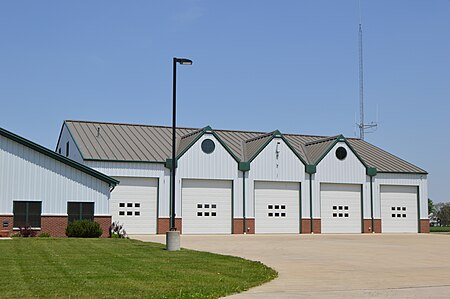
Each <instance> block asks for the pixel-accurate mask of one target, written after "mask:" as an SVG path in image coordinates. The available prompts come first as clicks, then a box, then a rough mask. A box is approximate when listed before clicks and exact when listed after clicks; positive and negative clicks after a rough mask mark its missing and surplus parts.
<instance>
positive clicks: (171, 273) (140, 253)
mask: <svg viewBox="0 0 450 299" xmlns="http://www.w3.org/2000/svg"><path fill="white" fill-rule="evenodd" d="M0 273H1V274H2V275H3V279H2V280H1V283H0V297H1V298H30V297H40V298H50V297H52V298H55V297H64V298H68V297H71V298H86V297H89V298H130V297H134V298H142V297H144V298H176V297H177V298H180V297H182V298H217V297H220V296H224V295H227V294H232V293H236V292H241V291H244V290H247V289H249V288H251V287H254V286H257V285H260V284H262V283H264V282H267V281H269V280H271V279H273V278H275V277H276V276H277V273H276V272H275V271H274V270H272V269H270V268H268V267H266V266H265V265H263V264H261V263H258V262H251V261H248V260H244V259H241V258H236V257H231V256H222V255H217V254H212V253H207V252H197V251H192V250H181V251H178V252H167V251H166V250H164V245H161V244H155V243H143V242H140V241H135V240H126V239H44V238H14V239H13V240H2V241H0Z"/></svg>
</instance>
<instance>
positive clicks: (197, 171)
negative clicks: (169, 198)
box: [166, 133, 242, 221]
mask: <svg viewBox="0 0 450 299" xmlns="http://www.w3.org/2000/svg"><path fill="white" fill-rule="evenodd" d="M205 139H211V140H213V141H214V143H215V149H214V152H212V153H210V154H205V153H204V152H203V151H202V149H201V143H202V141H203V140H205ZM176 174H177V181H176V186H175V190H176V204H175V205H176V214H177V215H181V209H180V207H181V202H180V198H181V197H180V196H181V181H182V180H184V179H211V180H232V181H233V186H234V187H233V192H234V194H233V198H234V199H235V200H236V202H235V203H234V208H235V210H234V217H242V204H241V202H242V178H241V179H238V178H239V171H238V163H237V162H236V160H234V158H233V157H232V156H231V155H230V154H229V153H228V151H227V150H226V149H225V148H224V147H223V146H222V145H221V144H220V142H219V141H218V140H217V139H216V138H215V137H214V135H212V134H208V133H206V134H204V135H203V136H202V137H201V138H200V139H199V140H197V142H196V143H195V144H193V145H192V147H191V148H190V149H189V150H188V151H187V152H186V153H185V154H184V155H183V156H182V157H181V158H180V159H179V160H178V168H177V172H176ZM169 177H170V173H169ZM166 181H167V182H170V180H169V178H167V179H166ZM168 190H170V189H168ZM183 218H184V215H183ZM183 221H184V220H183Z"/></svg>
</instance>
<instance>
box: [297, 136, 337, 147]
mask: <svg viewBox="0 0 450 299" xmlns="http://www.w3.org/2000/svg"><path fill="white" fill-rule="evenodd" d="M339 136H341V135H336V136H330V137H325V138H323V139H319V140H314V141H310V142H306V143H305V146H309V145H314V144H318V143H323V142H327V141H330V140H335V139H337V138H338V137H339Z"/></svg>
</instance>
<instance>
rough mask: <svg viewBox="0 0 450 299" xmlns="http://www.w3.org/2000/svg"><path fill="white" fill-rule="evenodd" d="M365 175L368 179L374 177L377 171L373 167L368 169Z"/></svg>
mask: <svg viewBox="0 0 450 299" xmlns="http://www.w3.org/2000/svg"><path fill="white" fill-rule="evenodd" d="M366 173H367V175H368V176H370V177H373V176H376V175H377V169H376V168H375V167H368V168H367V169H366Z"/></svg>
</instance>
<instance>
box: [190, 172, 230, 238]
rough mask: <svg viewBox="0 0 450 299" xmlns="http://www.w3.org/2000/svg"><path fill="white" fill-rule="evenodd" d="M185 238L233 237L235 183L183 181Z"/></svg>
mask: <svg viewBox="0 0 450 299" xmlns="http://www.w3.org/2000/svg"><path fill="white" fill-rule="evenodd" d="M181 200H182V203H181V206H182V217H183V234H231V221H232V219H231V218H232V215H231V201H232V182H231V181H219V180H183V182H182V192H181Z"/></svg>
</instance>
